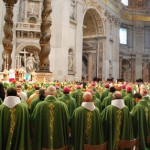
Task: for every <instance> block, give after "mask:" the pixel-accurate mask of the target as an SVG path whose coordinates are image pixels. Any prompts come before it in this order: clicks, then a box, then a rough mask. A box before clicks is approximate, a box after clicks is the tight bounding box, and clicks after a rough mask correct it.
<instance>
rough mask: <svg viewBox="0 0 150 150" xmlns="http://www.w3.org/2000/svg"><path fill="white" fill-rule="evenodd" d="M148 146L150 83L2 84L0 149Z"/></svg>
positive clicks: (145, 148)
mask: <svg viewBox="0 0 150 150" xmlns="http://www.w3.org/2000/svg"><path fill="white" fill-rule="evenodd" d="M118 149H138V150H150V84H149V83H134V84H133V83H127V82H124V83H121V82H120V83H112V82H111V83H108V82H91V83H90V82H88V83H86V82H78V83H74V82H50V83H30V82H28V83H27V82H21V83H20V82H18V83H16V82H11V83H6V82H0V150H118Z"/></svg>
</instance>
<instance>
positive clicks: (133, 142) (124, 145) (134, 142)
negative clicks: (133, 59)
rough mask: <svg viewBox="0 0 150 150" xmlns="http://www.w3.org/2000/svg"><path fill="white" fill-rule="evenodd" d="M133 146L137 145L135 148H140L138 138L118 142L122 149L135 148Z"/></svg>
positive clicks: (119, 147) (120, 149)
mask: <svg viewBox="0 0 150 150" xmlns="http://www.w3.org/2000/svg"><path fill="white" fill-rule="evenodd" d="M133 147H135V150H137V149H138V140H137V139H134V140H130V141H126V140H120V141H119V143H118V149H119V150H122V149H124V148H133Z"/></svg>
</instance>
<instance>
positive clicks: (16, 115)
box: [0, 103, 31, 150]
mask: <svg viewBox="0 0 150 150" xmlns="http://www.w3.org/2000/svg"><path fill="white" fill-rule="evenodd" d="M30 145H31V143H30V131H29V113H28V107H27V105H25V104H24V103H19V104H17V105H16V106H15V107H13V108H8V107H7V106H5V105H4V104H2V105H0V150H30V149H31V148H30Z"/></svg>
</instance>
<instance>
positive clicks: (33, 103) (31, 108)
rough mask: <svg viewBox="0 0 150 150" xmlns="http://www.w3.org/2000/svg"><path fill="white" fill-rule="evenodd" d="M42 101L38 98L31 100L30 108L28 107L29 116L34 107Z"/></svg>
mask: <svg viewBox="0 0 150 150" xmlns="http://www.w3.org/2000/svg"><path fill="white" fill-rule="evenodd" d="M41 101H43V100H40V98H39V96H38V98H37V99H35V100H33V101H32V102H31V103H30V107H29V110H30V114H32V112H33V111H34V109H35V107H36V105H37V104H38V103H39V102H41Z"/></svg>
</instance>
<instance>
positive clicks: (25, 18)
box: [24, 0, 28, 21]
mask: <svg viewBox="0 0 150 150" xmlns="http://www.w3.org/2000/svg"><path fill="white" fill-rule="evenodd" d="M27 5H28V1H27V0H25V8H24V21H27V10H28V8H27V7H28V6H27Z"/></svg>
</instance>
